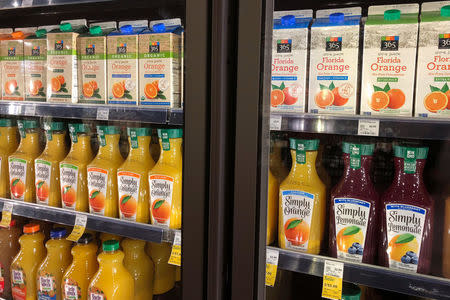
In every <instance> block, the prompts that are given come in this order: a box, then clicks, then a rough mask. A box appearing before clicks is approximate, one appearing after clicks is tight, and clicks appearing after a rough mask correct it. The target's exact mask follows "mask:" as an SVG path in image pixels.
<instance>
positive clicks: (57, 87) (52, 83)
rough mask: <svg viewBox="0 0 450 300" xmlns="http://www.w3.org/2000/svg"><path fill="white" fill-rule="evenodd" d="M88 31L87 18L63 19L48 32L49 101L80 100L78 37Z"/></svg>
mask: <svg viewBox="0 0 450 300" xmlns="http://www.w3.org/2000/svg"><path fill="white" fill-rule="evenodd" d="M85 31H86V20H83V19H80V20H70V21H62V22H61V24H60V25H59V29H57V30H53V31H51V32H49V33H47V101H49V102H67V103H76V102H77V101H78V57H77V37H78V35H79V34H80V33H84V32H85Z"/></svg>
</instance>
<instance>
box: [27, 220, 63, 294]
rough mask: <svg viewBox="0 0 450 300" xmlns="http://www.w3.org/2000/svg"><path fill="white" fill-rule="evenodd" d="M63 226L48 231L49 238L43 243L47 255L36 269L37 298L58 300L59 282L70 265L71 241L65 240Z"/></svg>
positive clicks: (59, 292)
mask: <svg viewBox="0 0 450 300" xmlns="http://www.w3.org/2000/svg"><path fill="white" fill-rule="evenodd" d="M66 234H67V232H66V229H65V228H61V227H59V228H58V227H57V228H54V229H52V230H51V231H50V240H49V241H48V242H47V243H46V244H45V247H46V248H47V256H46V257H45V259H44V260H43V261H42V263H41V265H40V266H39V269H38V271H37V282H36V285H37V286H36V287H37V289H36V290H37V294H38V300H48V299H50V300H60V299H62V297H61V282H62V276H63V274H64V271H65V270H66V269H67V267H68V266H69V265H70V263H71V261H72V256H71V254H70V248H71V247H72V242H71V241H68V240H66V238H65V236H66Z"/></svg>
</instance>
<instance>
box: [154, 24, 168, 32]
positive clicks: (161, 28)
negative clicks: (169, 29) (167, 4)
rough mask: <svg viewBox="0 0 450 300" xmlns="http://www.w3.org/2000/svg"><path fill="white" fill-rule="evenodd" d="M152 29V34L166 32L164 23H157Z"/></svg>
mask: <svg viewBox="0 0 450 300" xmlns="http://www.w3.org/2000/svg"><path fill="white" fill-rule="evenodd" d="M152 29H153V31H154V32H166V25H164V23H157V24H155V25H153V28H152Z"/></svg>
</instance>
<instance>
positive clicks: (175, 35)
mask: <svg viewBox="0 0 450 300" xmlns="http://www.w3.org/2000/svg"><path fill="white" fill-rule="evenodd" d="M181 31H182V27H181V20H180V19H170V20H159V21H151V22H150V28H149V29H148V30H144V31H143V32H141V33H140V34H139V100H140V101H139V104H140V105H149V106H151V107H162V108H167V107H168V108H176V107H181V99H180V95H181V86H180V76H181V68H180V47H181Z"/></svg>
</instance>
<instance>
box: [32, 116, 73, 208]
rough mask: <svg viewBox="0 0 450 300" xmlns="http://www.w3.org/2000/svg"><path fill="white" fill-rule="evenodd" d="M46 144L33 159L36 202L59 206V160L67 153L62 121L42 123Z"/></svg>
mask: <svg viewBox="0 0 450 300" xmlns="http://www.w3.org/2000/svg"><path fill="white" fill-rule="evenodd" d="M44 129H45V135H46V138H47V145H46V146H45V149H44V151H43V152H42V154H41V155H39V157H37V158H36V160H35V161H34V170H35V184H36V203H39V204H44V205H49V206H55V207H61V193H60V189H59V162H60V161H61V160H62V159H63V158H64V157H65V156H66V154H67V146H66V131H65V128H64V123H63V122H54V121H52V122H49V121H46V122H45V123H44Z"/></svg>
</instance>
